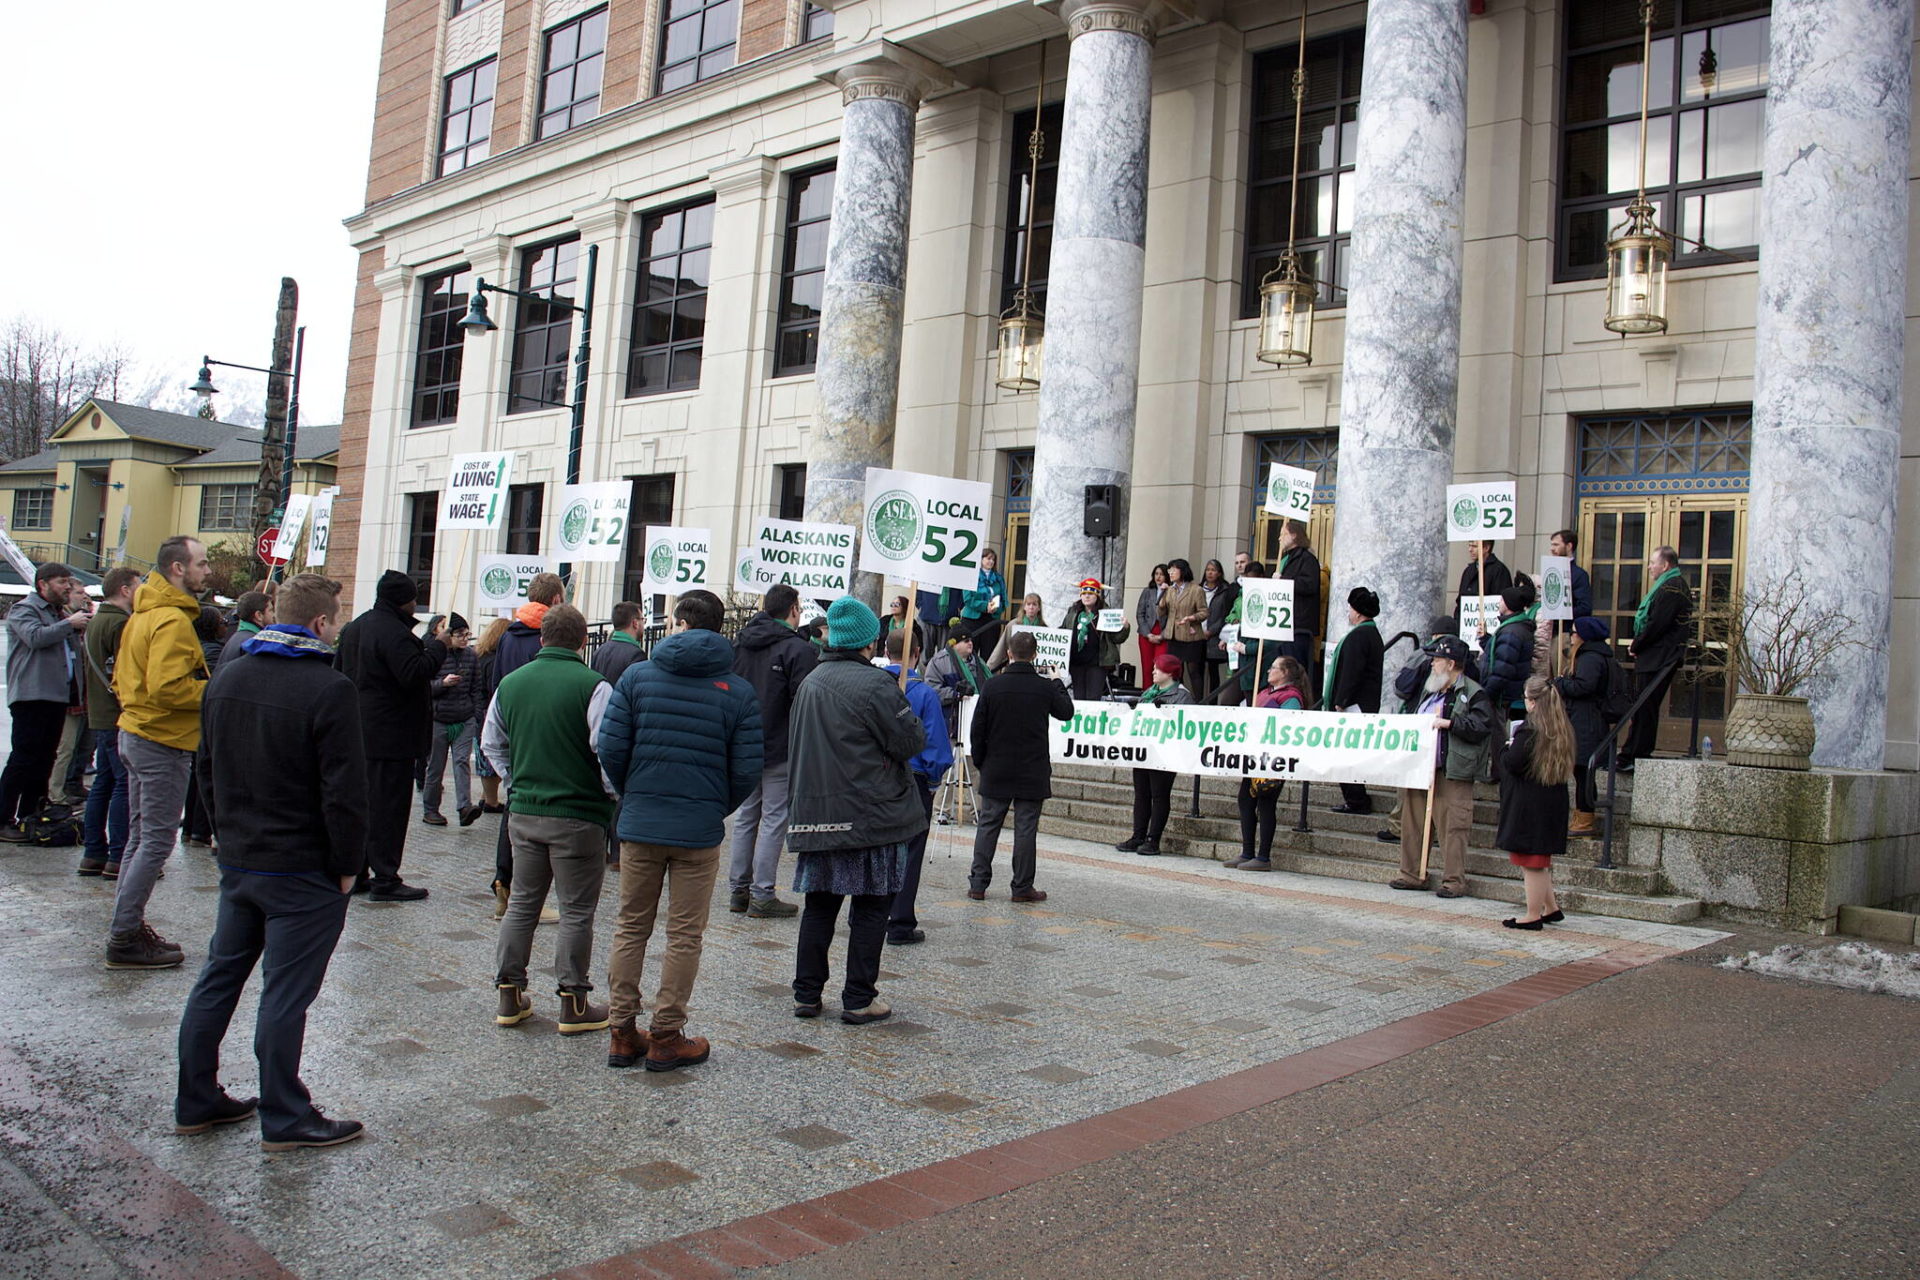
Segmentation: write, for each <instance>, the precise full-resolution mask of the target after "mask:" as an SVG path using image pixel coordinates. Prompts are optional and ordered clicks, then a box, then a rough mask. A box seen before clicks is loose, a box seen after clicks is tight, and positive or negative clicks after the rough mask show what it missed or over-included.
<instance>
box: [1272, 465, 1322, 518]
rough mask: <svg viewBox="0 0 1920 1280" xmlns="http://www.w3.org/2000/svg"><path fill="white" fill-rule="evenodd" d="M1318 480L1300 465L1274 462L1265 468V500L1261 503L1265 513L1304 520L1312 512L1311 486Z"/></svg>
mask: <svg viewBox="0 0 1920 1280" xmlns="http://www.w3.org/2000/svg"><path fill="white" fill-rule="evenodd" d="M1318 480H1319V477H1318V476H1316V475H1315V474H1314V473H1313V472H1311V471H1308V470H1306V469H1304V468H1302V467H1289V466H1286V465H1284V464H1283V463H1278V462H1276V463H1274V464H1273V465H1272V466H1270V467H1268V468H1267V500H1266V502H1265V503H1264V504H1263V506H1264V507H1265V509H1266V512H1267V514H1268V515H1270V516H1286V517H1288V518H1289V519H1292V520H1305V519H1306V518H1307V517H1308V516H1310V515H1312V514H1313V486H1314V485H1315V484H1316V483H1318Z"/></svg>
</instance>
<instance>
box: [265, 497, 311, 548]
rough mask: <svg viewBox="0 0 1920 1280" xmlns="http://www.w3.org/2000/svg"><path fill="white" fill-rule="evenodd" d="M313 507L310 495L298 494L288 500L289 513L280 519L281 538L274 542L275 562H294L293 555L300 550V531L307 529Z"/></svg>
mask: <svg viewBox="0 0 1920 1280" xmlns="http://www.w3.org/2000/svg"><path fill="white" fill-rule="evenodd" d="M312 507H313V495H312V494H310V493H296V494H294V495H293V496H292V497H290V498H288V499H287V513H286V515H284V516H282V517H281V518H280V536H279V537H277V538H275V539H274V540H273V558H274V559H275V560H292V559H293V553H294V552H295V551H298V550H299V549H300V531H301V530H302V529H303V528H305V527H306V523H307V513H308V511H310V510H311V509H312Z"/></svg>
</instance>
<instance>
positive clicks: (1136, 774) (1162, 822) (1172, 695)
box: [1114, 653, 1193, 858]
mask: <svg viewBox="0 0 1920 1280" xmlns="http://www.w3.org/2000/svg"><path fill="white" fill-rule="evenodd" d="M1184 666H1185V664H1184V663H1182V662H1181V661H1180V659H1178V658H1176V657H1174V656H1173V655H1172V654H1170V653H1163V654H1161V655H1160V656H1159V657H1157V658H1155V659H1154V660H1153V679H1152V680H1151V681H1150V682H1149V683H1148V685H1147V687H1146V688H1145V689H1142V690H1141V691H1140V701H1139V703H1138V704H1137V705H1139V706H1142V707H1152V708H1155V709H1159V708H1161V707H1177V706H1181V705H1182V704H1185V703H1191V702H1192V701H1193V693H1192V691H1191V690H1189V689H1188V688H1187V687H1186V686H1185V685H1183V684H1181V683H1180V676H1181V669H1182V667H1184ZM1172 808H1173V771H1172V770H1171V769H1135V770H1134V771H1133V834H1132V835H1130V836H1128V837H1127V838H1126V839H1125V840H1122V841H1121V842H1120V843H1119V844H1117V845H1115V846H1114V848H1116V849H1118V850H1119V851H1120V852H1121V853H1137V854H1139V855H1140V856H1141V857H1143V858H1151V857H1153V856H1155V855H1157V854H1158V853H1159V852H1160V837H1161V835H1162V834H1163V833H1164V832H1165V831H1166V829H1167V815H1168V813H1170V812H1171V811H1172Z"/></svg>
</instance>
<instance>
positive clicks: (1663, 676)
mask: <svg viewBox="0 0 1920 1280" xmlns="http://www.w3.org/2000/svg"><path fill="white" fill-rule="evenodd" d="M1647 577H1648V579H1649V580H1650V581H1651V582H1652V583H1653V585H1652V586H1651V587H1649V588H1647V593H1646V595H1644V596H1642V597H1641V598H1640V607H1639V608H1638V609H1636V610H1635V611H1634V614H1633V639H1632V641H1631V642H1630V643H1629V644H1628V646H1627V651H1628V652H1629V653H1630V654H1632V656H1633V678H1634V684H1635V685H1636V686H1637V688H1636V690H1635V697H1636V698H1637V697H1639V696H1640V695H1643V694H1644V695H1645V696H1646V698H1647V701H1646V704H1645V707H1644V708H1643V710H1642V711H1641V712H1640V714H1638V715H1636V716H1635V717H1634V718H1633V726H1632V728H1631V729H1629V730H1628V731H1627V741H1626V745H1625V746H1624V747H1623V748H1622V749H1621V751H1620V765H1619V767H1620V772H1622V773H1631V772H1633V762H1634V761H1635V760H1638V759H1642V758H1644V757H1646V756H1649V755H1651V754H1653V748H1654V744H1655V742H1656V741H1657V740H1658V738H1659V735H1660V717H1661V716H1662V715H1663V714H1664V704H1665V703H1666V699H1667V687H1668V686H1669V685H1671V684H1672V683H1673V677H1674V673H1675V672H1676V671H1678V670H1679V667H1680V660H1681V659H1682V658H1684V657H1685V656H1686V652H1687V644H1688V642H1689V641H1690V640H1691V639H1692V638H1693V590H1692V588H1691V587H1689V586H1688V585H1687V580H1686V578H1684V577H1683V576H1681V573H1680V553H1679V552H1678V551H1675V550H1674V549H1673V548H1672V547H1655V548H1654V549H1653V554H1652V555H1650V556H1648V557H1647Z"/></svg>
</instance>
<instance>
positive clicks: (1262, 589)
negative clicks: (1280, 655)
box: [1240, 578, 1293, 640]
mask: <svg viewBox="0 0 1920 1280" xmlns="http://www.w3.org/2000/svg"><path fill="white" fill-rule="evenodd" d="M1240 634H1241V636H1242V637H1243V638H1245V639H1248V640H1291V639H1293V581H1292V579H1290V578H1253V579H1249V580H1246V581H1243V582H1242V583H1241V584H1240Z"/></svg>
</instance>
